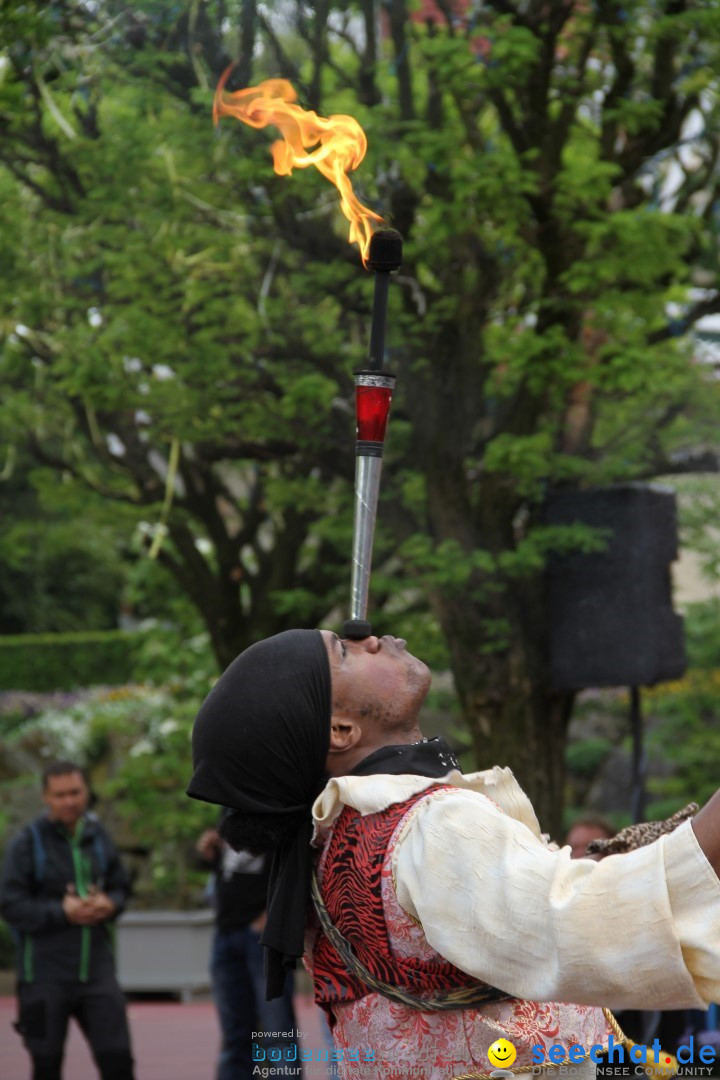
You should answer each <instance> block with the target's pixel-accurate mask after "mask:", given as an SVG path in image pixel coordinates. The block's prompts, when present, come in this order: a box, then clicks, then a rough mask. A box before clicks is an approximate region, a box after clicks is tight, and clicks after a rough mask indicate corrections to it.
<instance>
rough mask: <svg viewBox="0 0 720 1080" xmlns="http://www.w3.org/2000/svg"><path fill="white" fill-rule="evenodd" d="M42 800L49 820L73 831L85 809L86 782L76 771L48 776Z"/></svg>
mask: <svg viewBox="0 0 720 1080" xmlns="http://www.w3.org/2000/svg"><path fill="white" fill-rule="evenodd" d="M43 802H44V803H45V805H46V806H47V808H48V811H49V817H50V820H51V821H57V822H58V823H59V824H60V825H64V826H65V828H66V829H67V830H68V831H69V832H73V831H74V829H75V826H76V825H77V823H78V821H79V820H80V818H81V817H82V816H83V814H84V813H85V811H86V810H87V804H88V789H87V784H86V783H85V781H84V780H83V778H82V776H81V775H80V773H77V772H73V773H65V774H64V775H63V776H48V778H47V785H46V787H45V790H44V791H43Z"/></svg>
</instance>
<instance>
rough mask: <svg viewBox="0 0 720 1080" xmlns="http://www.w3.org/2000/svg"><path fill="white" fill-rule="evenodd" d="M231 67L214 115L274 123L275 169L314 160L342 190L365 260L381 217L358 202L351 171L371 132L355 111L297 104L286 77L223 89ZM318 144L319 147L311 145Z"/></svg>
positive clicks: (283, 172) (353, 238)
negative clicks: (329, 111)
mask: <svg viewBox="0 0 720 1080" xmlns="http://www.w3.org/2000/svg"><path fill="white" fill-rule="evenodd" d="M230 71H231V68H228V69H227V70H226V71H225V73H224V74H223V76H222V78H221V79H220V82H219V83H218V87H217V90H216V91H215V100H214V102H213V120H214V122H215V123H216V124H217V123H218V122H219V120H220V117H221V116H234V117H236V119H238V120H241V121H242V122H243V123H244V124H249V125H250V127H254V128H263V127H266V126H267V125H268V124H274V125H275V127H278V128H280V132H281V134H282V136H283V138H282V139H278V140H277V141H276V142H274V143H273V144H272V147H271V150H272V156H273V165H274V167H275V172H276V173H277V174H278V176H289V175H290V173H291V172H292V171H293V169H294V168H296V167H297V168H299V169H305V168H307V166H308V165H314V166H315V168H316V169H318V170H319V171H320V172H321V173H322V174H323V176H324V177H325V178H326V179H327V180H329V181H330V182H331V183H332V184H334V185H335V187H336V188H337V189H338V192H339V193H340V206H341V208H342V212H343V214H344V215H345V217H346V218H347V219H348V221H349V222H350V234H349V241H350V243H351V244H354V243H357V244H358V245H359V246H360V252H361V254H362V258H363V263H365V262H366V261H367V257H368V251H369V248H370V239H371V237H372V234H373V231H374V227H373V226H374V223H381V224H382V221H383V219H382V218H381V217H379V216H378V215H377V214H375V213H373V211H372V210H369V209H368V208H367V207H366V206H363V204H362V203H361V202H360V200H359V199H358V198H357V196H356V195H355V192H354V191H353V188H352V184H351V182H350V178H349V176H348V173H349V172H352V170H353V169H357V167H358V165H359V164H360V162H361V161H362V159H363V158H364V157H365V151H366V150H367V138H366V136H365V132H364V131H363V129H362V128H361V127H360V125H359V124H358V122H357V120H355V119H354V117H352V116H342V115H338V116H328V117H323V116H318V114H317V113H316V112H313V110H312V109H303V108H302V107H301V106H300V105H296V104H295V102H296V100H297V94H296V93H295V89H294V87H293V86H292V83H290V82H288V80H287V79H266V80H265V81H264V82H261V83H260V84H259V85H258V86H249V87H247V88H246V89H245V90H235V91H233V92H229V91H228V92H226V91H225V82H226V81H227V77H228V75H229V74H230ZM313 147H315V149H313Z"/></svg>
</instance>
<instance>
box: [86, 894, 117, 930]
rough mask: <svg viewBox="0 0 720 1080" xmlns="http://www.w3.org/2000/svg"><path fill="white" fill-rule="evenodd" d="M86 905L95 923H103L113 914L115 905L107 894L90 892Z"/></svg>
mask: <svg viewBox="0 0 720 1080" xmlns="http://www.w3.org/2000/svg"><path fill="white" fill-rule="evenodd" d="M87 903H88V904H89V905H90V906H91V909H92V911H93V915H94V921H95V922H96V923H100V922H105V921H106V919H111V918H112V917H113V915H114V914H115V904H114V903H113V901H112V900H111V899H110V897H109V896H108V894H107V893H104V892H92V893H91V895H90V896H88V897H87Z"/></svg>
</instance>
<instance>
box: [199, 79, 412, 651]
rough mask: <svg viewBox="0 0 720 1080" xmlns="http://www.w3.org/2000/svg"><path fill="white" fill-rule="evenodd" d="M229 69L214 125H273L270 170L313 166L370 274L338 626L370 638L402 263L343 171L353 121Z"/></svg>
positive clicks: (355, 137) (393, 238)
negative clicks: (348, 550)
mask: <svg viewBox="0 0 720 1080" xmlns="http://www.w3.org/2000/svg"><path fill="white" fill-rule="evenodd" d="M230 71H231V68H228V69H227V71H226V72H225V73H224V75H223V76H222V78H221V80H220V82H219V84H218V87H217V90H216V92H215V101H214V104H213V117H214V119H215V123H217V122H218V121H219V119H220V117H221V116H234V117H235V118H236V119H237V120H240V121H242V122H243V123H245V124H248V125H249V126H250V127H254V128H263V127H266V126H267V125H268V124H271V125H273V126H274V127H277V128H279V130H280V133H281V135H282V139H278V140H277V141H276V142H274V143H273V145H272V148H271V149H272V155H273V163H274V168H275V172H276V173H278V174H279V175H281V176H286V175H289V174H290V173H291V172H292V170H293V168H306V167H307V166H308V165H314V166H315V167H316V168H317V169H318V171H319V172H321V173H322V175H323V176H324V177H325V178H326V179H328V180H330V181H331V183H333V184H334V185H335V187H336V188H337V190H338V192H339V194H340V206H341V209H342V212H343V214H344V215H345V217H346V218H347V219H348V221H349V222H350V236H349V239H350V242H351V243H355V242H357V243H358V244H359V246H360V250H361V253H362V257H363V263H364V264H365V266H366V267H367V268H368V269H370V270H372V271H373V272H374V274H375V293H374V298H373V311H372V324H371V331H370V356H369V359H368V367H367V369H366V370H364V371H358V372H356V373H355V408H356V415H357V443H356V450H355V452H356V465H355V519H354V528H353V554H352V580H351V586H350V618H349V619H348V620H347V621H346V622H345V625H344V628H343V635H344V636H345V637H349V638H356V639H361V638H365V637H368V636H369V635H370V634H371V633H372V628H371V626H370V623H369V622H368V621H367V619H366V615H367V604H368V589H369V585H370V569H371V563H372V548H373V538H374V535H375V520H376V517H377V502H378V493H379V490H380V473H381V471H382V454H383V445H384V442H385V431H386V428H387V420H388V414H389V411H390V402H391V400H392V392H393V387H394V385H395V376H394V375H390V374H388V373H386V372H383V370H382V366H383V358H384V354H385V324H386V320H387V302H388V287H389V283H390V274H391V273H392V272H393V271H394V270H397V269H399V267H400V265H401V263H402V238H401V236H400V234H399V233H398V232H396V231H395V230H394V229H377V226H378V225H382V224H383V220H382V218H381V217H379V216H378V215H377V214H375V213H373V211H372V210H369V209H368V207H366V206H363V204H362V203H361V202H360V201H359V199H358V198H357V196H356V195H355V193H354V192H353V189H352V184H351V182H350V178H349V176H348V173H349V172H350V171H352V170H353V169H356V168H357V166H358V165H359V164H360V162H361V161H362V159H363V158H364V156H365V151H366V150H367V139H366V137H365V132H364V131H363V129H362V128H361V127H360V125H359V124H358V122H357V120H355V119H354V117H352V116H342V115H339V116H328V117H322V116H318V114H317V113H315V112H313V110H312V109H303V108H302V107H301V106H300V105H298V104H297V100H296V99H297V95H296V93H295V90H294V88H293V87H292V85H291V84H290V83H289V82H288V81H287V80H286V79H267V80H266V81H265V82H263V83H260V84H259V85H258V86H250V87H246V88H245V89H244V90H235V91H233V92H228V91H226V90H225V83H226V81H227V78H228V75H229V74H230ZM376 230H377V231H376Z"/></svg>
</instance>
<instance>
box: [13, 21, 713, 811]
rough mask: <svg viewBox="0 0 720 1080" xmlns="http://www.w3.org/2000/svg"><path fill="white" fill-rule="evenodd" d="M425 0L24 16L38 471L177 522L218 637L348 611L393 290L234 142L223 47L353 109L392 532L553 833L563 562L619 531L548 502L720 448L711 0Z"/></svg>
mask: <svg viewBox="0 0 720 1080" xmlns="http://www.w3.org/2000/svg"><path fill="white" fill-rule="evenodd" d="M428 11H429V14H427V15H426V16H425V17H423V18H421V17H420V16H419V15H414V14H413V13H412V12H411V10H410V5H408V4H407V3H406V0H388V2H387V3H386V4H384V5H382V14H381V10H380V5H377V4H376V3H375V2H374V0H358V2H357V3H349V2H345V3H337V4H331V3H326V2H324V3H316V4H310V3H299V2H298V3H297V4H295V3H290V2H288V3H287V4H284V5H277V8H273V10H272V14H269V13H268V9H267V8H266V7H263V6H260V5H258V4H256V3H255V0H243V2H238V3H234V4H233V3H227V4H225V3H220V2H217V3H215V2H208V3H206V4H203V5H196V4H191V3H188V4H186V5H180V6H175V7H173V9H172V11H170V10H169V9H168V6H167V5H163V4H158V3H153V2H151V0H147V2H144V3H140V4H138V5H136V6H135V7H134V8H133V9H132V11H131V12H129V13H128V12H127V11H125V10H124V9H123V8H122V7H121V6H120V5H115V4H113V3H107V4H104V5H101V6H100V7H99V8H98V9H97V11H96V12H95V14H94V16H93V20H94V24H93V26H89V25H88V12H87V10H86V9H85V8H84V6H83V5H82V4H79V3H72V2H70V0H65V2H62V3H61V2H57V3H51V4H44V5H35V6H33V5H24V6H23V13H22V15H17V16H16V19H17V21H18V23H22V25H21V26H20V31H21V32H20V34H19V36H18V40H19V41H20V42H21V45H19V46H18V45H16V46H15V47H14V49H13V50H9V51H8V52H7V53H6V68H5V74H6V77H5V82H4V85H3V87H2V88H1V91H0V93H1V95H2V96H1V98H0V126H1V127H2V132H1V133H2V135H3V141H2V149H1V150H0V155H1V160H2V161H3V162H4V164H5V168H6V172H5V175H4V176H3V177H1V178H0V184H2V185H3V189H4V190H3V195H6V196H7V197H6V198H4V199H3V210H2V211H1V212H2V213H3V215H4V217H5V218H7V219H8V220H7V221H6V224H7V226H8V228H9V230H10V235H11V236H13V237H14V238H15V241H16V244H17V248H16V250H21V251H24V252H27V251H31V252H33V259H34V261H35V265H34V266H33V267H32V268H28V267H26V266H25V265H23V263H22V260H21V259H19V258H15V259H12V258H11V257H8V256H6V263H5V266H4V271H3V272H4V274H5V275H6V276H10V275H11V276H12V279H13V282H14V288H13V289H12V291H11V293H10V294H8V292H7V290H4V291H5V295H6V296H7V295H12V296H13V297H14V298H15V302H16V306H15V309H14V310H13V312H12V317H11V320H9V319H8V316H7V315H6V316H4V319H5V323H6V325H7V326H8V327H9V326H10V322H12V323H13V324H17V323H21V325H23V326H26V327H27V328H28V329H27V332H24V333H23V334H21V335H18V333H17V331H16V332H15V334H16V338H18V339H19V340H16V341H15V342H14V343H13V342H8V343H6V347H5V350H4V355H5V361H4V363H5V365H6V367H9V372H10V375H11V377H12V379H13V380H14V385H15V386H16V388H17V393H16V394H15V395H14V397H13V401H14V402H15V407H14V409H13V412H14V416H13V423H14V429H15V430H17V426H18V421H19V423H20V425H21V426H22V425H24V426H26V427H30V428H31V430H32V428H33V425H32V424H31V423H30V417H31V416H32V415H34V414H33V410H37V409H38V408H40V410H41V413H42V416H43V418H44V421H45V423H46V424H47V423H48V420H47V418H48V413H49V412H50V414H51V415H52V416H53V418H54V423H53V425H52V428H49V427H46V429H45V430H44V432H43V433H42V437H40V438H38V437H33V439H32V443H33V447H34V450H35V453H36V454H37V455H38V456H39V457H40V458H42V460H44V461H45V462H46V463H47V464H48V465H51V466H52V465H55V466H56V467H58V468H63V469H70V470H71V471H72V472H73V473H74V474H75V475H77V476H79V477H81V478H84V479H85V480H86V481H89V482H91V483H93V484H94V486H95V487H96V488H97V487H100V488H101V490H102V491H103V492H104V493H105V494H106V495H107V496H108V497H112V498H117V497H123V498H128V499H131V500H134V501H135V504H136V505H137V506H138V508H139V509H143V511H144V512H147V509H148V508H152V507H154V508H155V510H156V512H158V513H159V515H160V516H161V517H163V518H164V524H165V526H166V528H167V542H166V543H165V544H164V545H163V546H162V548H161V549H160V557H161V558H162V559H163V560H164V561H165V562H166V563H167V565H168V566H170V567H171V568H172V569H173V572H174V573H175V574H176V576H177V578H178V580H179V581H180V582H181V584H182V587H183V588H185V589H186V590H187V592H188V594H189V595H190V596H191V597H192V598H193V600H194V602H195V603H196V604H197V605H198V608H199V609H200V610H201V612H202V614H203V617H204V618H205V619H206V621H207V623H208V625H209V626H210V627H211V629H212V631H213V633H214V641H215V647H216V651H217V653H218V656H219V657H221V658H222V659H225V658H227V657H228V656H230V655H232V654H233V653H234V652H235V651H236V650H237V648H239V647H241V646H242V645H243V644H245V643H246V642H247V640H249V639H250V638H254V637H257V636H261V635H262V634H264V633H268V632H272V630H275V629H280V628H282V627H283V626H284V625H289V624H292V623H296V622H297V621H298V620H299V619H301V618H302V619H304V620H315V619H317V618H319V617H321V616H322V615H323V614H325V613H326V612H327V611H328V610H329V609H330V608H331V607H332V606H333V603H334V602H335V601H336V599H337V597H338V594H337V592H336V588H337V583H338V581H339V580H340V578H339V577H338V574H339V573H340V569H341V566H342V563H343V561H344V558H345V553H346V552H347V550H348V548H347V547H345V546H344V545H345V544H347V543H348V542H349V537H348V533H347V518H346V516H345V515H346V506H347V478H348V476H349V473H350V470H351V468H352V463H351V459H350V448H349V443H348V435H347V424H346V419H347V414H346V412H345V411H344V404H345V403H346V402H347V399H348V396H349V386H350V382H349V372H350V370H351V367H352V366H353V362H355V363H356V362H357V360H358V359H359V357H360V355H361V352H362V349H361V345H360V342H361V336H362V332H363V325H364V324H363V318H364V316H365V315H366V312H367V284H366V282H365V281H364V280H363V279H362V276H360V275H359V274H358V272H357V269H356V266H355V265H353V260H354V257H353V254H352V251H351V249H350V248H349V247H347V246H346V245H345V244H344V241H342V240H340V239H339V236H338V234H337V232H336V231H335V229H334V225H333V221H332V218H331V217H329V216H328V213H327V211H328V205H329V204H328V203H327V194H326V192H325V190H324V189H323V188H320V187H319V184H318V182H317V181H315V180H314V178H312V177H308V176H307V175H305V174H302V175H300V176H298V177H294V178H293V179H292V180H291V181H287V180H284V179H278V178H275V177H273V176H272V175H271V174H270V172H269V163H268V161H267V157H266V148H265V147H266V144H265V143H264V141H263V139H262V137H260V136H258V134H257V133H255V132H250V131H246V130H244V129H241V128H239V127H236V128H230V127H229V125H227V124H226V125H225V126H224V127H223V129H221V133H220V136H219V138H218V139H217V141H215V142H211V141H210V140H209V136H208V135H207V134H206V132H207V123H208V120H207V102H208V99H209V96H210V92H211V89H212V87H213V86H214V85H215V82H216V80H217V78H218V76H219V74H220V72H221V71H222V70H223V68H224V66H225V63H226V60H227V59H228V57H229V56H231V57H233V58H234V59H236V61H237V69H236V74H237V78H238V79H239V83H238V85H239V84H242V83H248V82H251V81H253V80H255V81H257V79H258V78H260V77H262V76H263V75H265V74H278V73H279V74H281V75H283V76H285V77H289V78H291V79H292V80H293V82H294V83H295V85H296V86H297V87H298V88H299V91H300V93H301V96H302V98H303V100H304V101H305V102H306V103H307V104H308V105H309V106H310V107H313V108H318V109H320V110H321V111H322V112H323V113H325V114H330V113H338V112H351V113H354V114H355V115H357V116H358V118H359V119H360V121H361V123H362V124H363V126H364V127H365V128H366V130H367V131H368V135H369V139H370V153H369V156H368V160H367V163H366V165H365V166H364V168H363V172H362V177H361V180H362V184H363V186H364V190H363V195H364V201H366V202H368V203H370V204H371V205H372V206H373V208H375V209H377V210H378V211H379V212H381V213H382V214H384V215H385V216H386V217H387V218H388V219H389V220H390V221H391V222H392V224H394V225H395V226H396V227H397V228H399V229H400V231H401V232H402V233H403V235H404V236H405V238H406V249H405V253H406V256H405V265H404V268H403V270H402V271H401V274H400V275H399V277H398V282H397V284H396V285H395V286H394V287H393V293H394V295H393V297H392V303H393V305H394V307H393V316H394V318H393V333H392V336H391V352H392V367H393V368H394V369H395V370H397V372H398V374H399V392H398V395H397V401H396V403H397V409H396V411H395V415H394V418H393V420H392V430H391V435H390V458H389V460H388V464H387V469H386V478H387V482H386V484H385V489H384V496H383V497H384V504H383V510H382V515H383V523H384V527H385V529H386V540H387V541H390V540H391V541H392V544H393V546H394V547H395V549H396V552H397V555H398V556H399V558H398V559H397V561H396V563H395V565H396V566H397V565H398V564H400V565H401V566H402V567H403V569H404V571H405V572H406V573H408V574H409V575H411V577H412V579H413V580H414V581H415V582H417V583H419V584H420V585H422V588H423V590H424V593H425V595H427V597H428V600H429V604H430V607H431V610H432V613H433V615H434V617H435V619H436V620H437V623H438V624H439V626H440V628H441V631H442V636H443V639H444V642H445V643H446V646H447V652H448V655H449V658H450V663H451V666H452V670H453V674H454V676H455V682H456V686H457V690H458V694H459V698H460V702H461V707H462V711H463V715H464V718H465V720H466V722H467V725H468V728H469V731H470V734H471V737H472V740H473V745H474V749H475V753H476V756H477V758H478V760H479V761H480V762H483V763H487V762H488V761H507V762H508V763H510V764H512V765H513V767H514V768H515V769H516V771H517V773H518V774H519V776H520V779H521V781H522V782H523V783H524V785H525V786H526V788H527V789H528V791H529V793H530V795H531V797H532V798H533V800H534V801H535V803H536V805H537V806H538V809H539V812H540V816H541V820H542V821H543V824H544V826H546V827H550V828H551V829H555V830H557V829H558V828H559V809H560V800H561V792H562V771H563V766H562V761H563V753H562V751H563V746H564V739H565V732H566V727H567V722H568V717H569V715H570V704H571V702H570V700H569V698H568V697H567V696H566V695H560V694H552V693H550V692H549V691H548V689H547V682H546V678H545V656H544V641H545V634H544V625H545V623H544V613H543V606H542V588H541V582H542V575H541V571H542V566H543V562H544V559H545V556H546V554H547V552H548V550H550V549H553V548H557V547H558V546H562V545H568V544H578V543H584V544H591V543H596V542H597V538H594V537H592V536H588V535H587V534H583V533H582V532H581V531H579V530H571V531H570V532H569V533H568V532H567V531H565V532H561V531H558V530H549V529H548V528H547V527H546V526H545V525H544V524H543V521H542V502H543V497H544V494H545V493H546V491H547V490H548V488H550V487H556V486H566V487H580V486H588V485H593V484H599V483H600V484H602V483H608V482H612V481H615V480H626V479H648V478H651V477H653V476H655V475H661V474H662V475H667V474H669V473H671V472H674V471H692V470H693V469H695V468H698V467H704V468H713V469H714V468H716V455H715V452H714V443H715V440H714V436H713V428H714V424H715V419H716V415H717V392H716V387H715V385H714V383H713V382H712V381H711V379H710V378H708V377H707V373H706V372H705V371H704V370H703V368H702V367H701V366H700V365H698V364H694V363H693V360H692V344H691V341H690V340H689V338H688V332H689V331H690V330H691V328H692V326H693V324H694V322H695V321H696V320H698V319H699V318H700V317H702V316H703V315H704V314H708V313H710V312H713V311H717V310H718V309H720V298H719V297H718V294H717V292H716V291H715V289H714V288H709V287H708V285H709V284H710V285H712V283H713V281H714V280H715V277H716V271H717V243H716V230H717V213H716V208H717V204H718V203H717V196H718V177H717V169H716V162H717V152H718V93H717V89H718V88H717V76H716V72H717V70H718V64H717V59H718V44H719V42H720V12H719V11H717V10H716V9H715V7H714V6H707V5H705V4H704V3H702V2H700V0H665V2H662V0H646V2H643V3H638V4H635V5H627V6H624V5H623V4H622V3H620V2H619V0H600V2H598V3H596V4H593V5H588V4H586V3H584V2H581V0H576V2H572V0H569V2H559V0H551V2H550V3H548V2H546V0H542V2H541V0H517V2H515V3H513V2H510V0H492V2H490V3H488V4H486V5H483V6H481V7H478V8H474V7H473V8H471V7H470V6H469V5H467V6H466V5H464V4H462V3H461V2H460V0H455V2H454V3H453V2H452V0H438V2H437V6H436V7H434V8H432V7H429V8H428ZM100 40H102V41H103V43H104V47H103V51H102V54H101V53H100V50H99V48H98V45H97V43H98V42H99V41H100ZM60 59H62V62H60ZM69 128H72V130H73V132H74V136H75V137H71V136H69V135H68V131H67V130H66V129H69ZM373 178H374V180H373ZM118 190H120V191H124V192H127V193H128V194H129V200H128V198H127V197H125V198H123V199H122V200H121V201H120V202H118V198H117V193H118ZM38 200H40V203H41V204H42V205H44V207H45V211H44V215H43V222H44V224H43V225H42V226H39V225H38V224H37V223H36V222H34V221H32V218H31V214H30V212H29V210H30V205H29V204H30V203H33V204H35V205H37V201H38ZM143 202H144V203H145V205H142V203H143ZM41 227H42V228H43V229H44V230H45V232H44V233H43V245H42V246H41V245H40V243H39V241H38V233H37V229H38V228H41ZM25 230H28V232H25ZM53 238H54V239H53ZM51 240H52V242H51ZM59 250H63V252H66V253H67V254H65V255H64V258H63V260H62V265H61V266H60V267H59V268H58V257H57V253H58V251H59ZM41 253H42V254H41ZM37 260H40V262H39V263H38V262H37ZM39 270H40V271H41V272H42V277H41V278H40V275H39V273H38V271H39ZM141 282H143V283H144V286H145V288H144V290H143V292H142V293H141V292H140V291H139V284H140V283H141ZM258 282H260V283H261V284H260V286H259V287H258ZM319 297H321V298H322V299H321V300H320V301H318V298H319ZM95 309H96V313H97V314H96V316H93V315H92V314H90V316H89V315H88V312H91V313H92V311H93V310H95ZM93 318H95V320H96V321H97V318H100V319H101V320H102V322H101V324H98V325H97V326H95V327H93V326H92V320H93ZM318 328H321V330H322V334H320V333H319V332H318ZM30 354H34V355H36V356H37V357H38V358H39V364H40V370H41V371H42V376H43V379H44V380H45V382H44V384H43V387H42V393H38V392H37V390H36V391H34V392H33V393H29V392H28V389H27V378H26V364H27V357H28V355H30ZM158 367H160V369H161V370H160V372H158V370H157V369H158ZM167 371H170V372H171V373H172V378H163V375H164V374H166V373H167ZM320 417H322V422H320V420H319V418H320ZM148 418H149V419H148ZM35 427H37V425H35ZM63 433H65V434H64V435H63ZM68 433H69V434H68ZM110 436H114V437H115V438H116V439H118V440H119V441H120V444H121V446H122V453H120V452H113V449H112V446H111V445H110V444H109V442H108V440H109V439H110ZM63 438H64V440H65V441H64V443H63ZM115 449H116V451H118V450H119V446H118V444H117V443H116V444H115ZM160 454H161V456H160ZM172 481H174V482H172ZM163 489H166V491H167V495H168V497H167V498H166V500H165V504H164V509H160V508H161V506H162V504H163ZM170 493H172V504H170ZM199 538H204V539H206V540H209V541H210V544H211V554H210V555H208V556H204V555H203V553H202V551H200V550H199V549H198V543H197V541H198V539H199ZM238 586H239V587H238ZM405 587H406V588H407V586H405ZM283 597H284V599H283Z"/></svg>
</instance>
